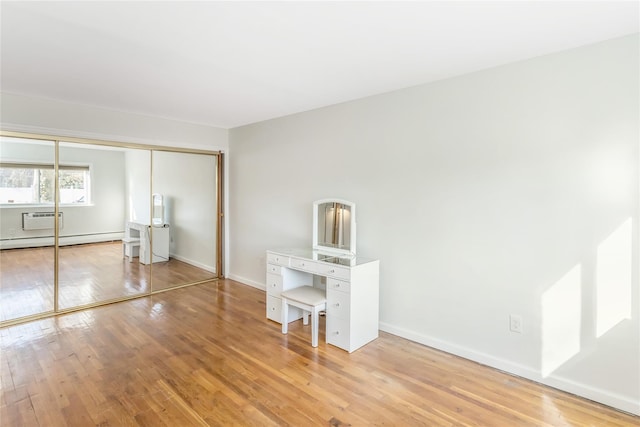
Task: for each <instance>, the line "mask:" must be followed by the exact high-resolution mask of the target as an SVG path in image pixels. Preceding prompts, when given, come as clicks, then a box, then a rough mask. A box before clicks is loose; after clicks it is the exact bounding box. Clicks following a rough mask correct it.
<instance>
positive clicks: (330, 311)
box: [266, 199, 379, 352]
mask: <svg viewBox="0 0 640 427" xmlns="http://www.w3.org/2000/svg"><path fill="white" fill-rule="evenodd" d="M314 277H315V278H316V280H314ZM266 279H267V284H266V288H267V307H266V310H267V318H269V319H271V320H273V321H275V322H278V323H281V322H282V321H283V319H282V318H281V317H282V301H281V298H280V293H281V292H282V291H286V290H289V289H293V288H296V287H299V286H314V282H316V283H315V286H319V287H325V289H326V294H327V309H326V325H325V326H326V333H325V339H326V342H327V343H329V344H332V345H335V346H337V347H340V348H342V349H344V350H346V351H348V352H352V351H354V350H357V349H358V348H360V347H362V346H363V345H365V344H367V343H368V342H370V341H372V340H374V339H376V338H377V337H378V305H379V302H378V300H379V297H378V293H379V289H378V288H379V283H378V282H379V261H378V260H373V259H367V258H362V257H359V256H356V206H355V204H354V203H351V202H348V201H346V200H339V199H323V200H318V201H316V202H314V203H313V246H312V247H311V248H308V249H291V248H287V249H274V250H269V251H267V276H266ZM317 282H323V283H317ZM300 318H302V312H301V311H299V310H296V309H289V312H288V319H285V321H287V322H292V321H295V320H298V319H300Z"/></svg>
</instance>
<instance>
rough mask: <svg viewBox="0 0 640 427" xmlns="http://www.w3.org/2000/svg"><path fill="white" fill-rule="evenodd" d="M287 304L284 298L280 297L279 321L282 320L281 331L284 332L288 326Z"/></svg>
mask: <svg viewBox="0 0 640 427" xmlns="http://www.w3.org/2000/svg"><path fill="white" fill-rule="evenodd" d="M287 320H289V304H287V300H286V298H282V318H281V319H280V321H281V322H282V333H283V334H286V333H287V332H288V330H287V329H288V327H289V322H287Z"/></svg>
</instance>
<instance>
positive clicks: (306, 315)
mask: <svg viewBox="0 0 640 427" xmlns="http://www.w3.org/2000/svg"><path fill="white" fill-rule="evenodd" d="M310 314H311V313H309V312H308V311H307V310H304V311H303V312H302V324H303V325H308V324H309V315H310Z"/></svg>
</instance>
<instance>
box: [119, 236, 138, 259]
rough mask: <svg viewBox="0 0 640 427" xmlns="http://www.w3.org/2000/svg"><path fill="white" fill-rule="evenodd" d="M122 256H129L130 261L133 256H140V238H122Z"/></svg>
mask: <svg viewBox="0 0 640 427" xmlns="http://www.w3.org/2000/svg"><path fill="white" fill-rule="evenodd" d="M122 256H123V257H125V258H126V257H129V262H131V261H132V259H133V257H137V256H140V239H139V238H135V237H125V238H124V239H122Z"/></svg>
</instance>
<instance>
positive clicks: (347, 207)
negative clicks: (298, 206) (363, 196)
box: [313, 199, 356, 255]
mask: <svg viewBox="0 0 640 427" xmlns="http://www.w3.org/2000/svg"><path fill="white" fill-rule="evenodd" d="M313 249H314V250H317V251H321V252H328V253H335V254H338V255H355V253H356V205H355V203H352V202H348V201H346V200H340V199H322V200H317V201H315V202H314V203H313Z"/></svg>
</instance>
